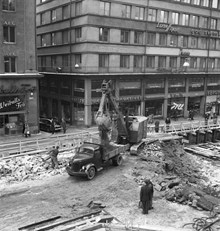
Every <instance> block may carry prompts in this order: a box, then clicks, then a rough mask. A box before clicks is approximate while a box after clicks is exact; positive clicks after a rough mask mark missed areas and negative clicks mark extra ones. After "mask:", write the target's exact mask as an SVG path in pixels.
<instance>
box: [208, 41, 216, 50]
mask: <svg viewBox="0 0 220 231" xmlns="http://www.w3.org/2000/svg"><path fill="white" fill-rule="evenodd" d="M209 48H210V49H211V50H215V49H216V39H214V38H210V40H209Z"/></svg>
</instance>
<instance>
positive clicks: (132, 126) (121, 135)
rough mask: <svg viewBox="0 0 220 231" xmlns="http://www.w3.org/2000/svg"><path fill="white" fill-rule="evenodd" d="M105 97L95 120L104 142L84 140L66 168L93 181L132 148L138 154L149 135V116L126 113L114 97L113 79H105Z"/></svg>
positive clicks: (101, 140)
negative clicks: (147, 127) (109, 163)
mask: <svg viewBox="0 0 220 231" xmlns="http://www.w3.org/2000/svg"><path fill="white" fill-rule="evenodd" d="M101 91H102V97H101V101H100V105H99V110H98V112H97V113H96V116H95V120H96V123H97V125H98V130H99V137H100V143H90V142H84V143H83V144H82V145H81V146H80V147H78V148H77V151H76V153H75V156H74V157H73V158H72V160H71V161H70V162H69V164H68V166H67V167H66V171H67V173H68V174H69V175H70V176H86V177H87V179H88V180H92V179H93V178H94V177H95V175H96V173H97V172H99V171H101V170H102V169H103V168H104V167H105V166H106V163H107V162H109V161H111V162H112V164H113V165H115V166H119V165H121V164H122V160H123V158H122V153H125V152H126V151H128V150H130V153H131V154H137V153H138V150H139V149H140V148H141V147H142V145H143V144H144V141H143V139H144V138H146V126H147V118H146V117H143V116H128V115H126V116H123V115H122V113H121V112H120V110H119V108H118V105H117V103H116V101H115V99H114V97H113V94H112V88H111V81H108V82H106V81H103V83H102V86H101Z"/></svg>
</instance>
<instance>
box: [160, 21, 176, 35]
mask: <svg viewBox="0 0 220 231" xmlns="http://www.w3.org/2000/svg"><path fill="white" fill-rule="evenodd" d="M156 28H159V29H164V30H165V31H167V32H171V33H178V31H177V28H175V27H173V26H172V24H166V23H161V22H158V23H157V25H156Z"/></svg>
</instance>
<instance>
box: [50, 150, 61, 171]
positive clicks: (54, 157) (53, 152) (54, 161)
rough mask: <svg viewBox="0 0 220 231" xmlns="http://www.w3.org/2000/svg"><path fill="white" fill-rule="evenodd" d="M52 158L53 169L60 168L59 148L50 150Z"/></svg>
mask: <svg viewBox="0 0 220 231" xmlns="http://www.w3.org/2000/svg"><path fill="white" fill-rule="evenodd" d="M48 154H49V155H50V158H51V163H52V168H57V167H58V160H57V156H58V154H59V146H56V147H55V146H53V148H52V149H51V150H50V152H49V153H48Z"/></svg>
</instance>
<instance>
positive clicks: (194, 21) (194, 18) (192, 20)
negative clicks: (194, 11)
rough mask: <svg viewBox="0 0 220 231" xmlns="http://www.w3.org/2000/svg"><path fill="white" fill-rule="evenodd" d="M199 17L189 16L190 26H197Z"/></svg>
mask: <svg viewBox="0 0 220 231" xmlns="http://www.w3.org/2000/svg"><path fill="white" fill-rule="evenodd" d="M198 22H199V17H198V16H195V15H192V16H191V26H192V27H198Z"/></svg>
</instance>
